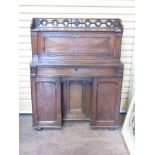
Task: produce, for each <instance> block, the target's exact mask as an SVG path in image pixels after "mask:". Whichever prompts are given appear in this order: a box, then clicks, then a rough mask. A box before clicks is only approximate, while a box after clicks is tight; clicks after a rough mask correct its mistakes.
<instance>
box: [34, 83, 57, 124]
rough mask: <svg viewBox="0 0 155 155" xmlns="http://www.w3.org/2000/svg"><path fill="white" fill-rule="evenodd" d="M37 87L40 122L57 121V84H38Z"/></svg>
mask: <svg viewBox="0 0 155 155" xmlns="http://www.w3.org/2000/svg"><path fill="white" fill-rule="evenodd" d="M36 87H37V89H36V90H37V91H36V93H37V115H38V116H37V118H38V121H56V106H57V104H56V101H57V99H56V98H57V96H56V95H57V94H56V89H55V88H56V84H55V83H54V82H38V83H37V85H36Z"/></svg>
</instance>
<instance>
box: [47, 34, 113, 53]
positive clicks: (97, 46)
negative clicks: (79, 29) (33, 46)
mask: <svg viewBox="0 0 155 155" xmlns="http://www.w3.org/2000/svg"><path fill="white" fill-rule="evenodd" d="M45 52H56V53H59V52H60V53H61V52H64V53H65V52H72V53H75V54H78V53H81V52H83V53H84V52H90V53H93V52H101V53H102V52H103V53H109V54H110V53H111V52H112V51H111V47H110V38H109V37H105V38H103V37H102V38H101V37H97V38H91V37H83V38H82V37H81V38H79V37H45Z"/></svg>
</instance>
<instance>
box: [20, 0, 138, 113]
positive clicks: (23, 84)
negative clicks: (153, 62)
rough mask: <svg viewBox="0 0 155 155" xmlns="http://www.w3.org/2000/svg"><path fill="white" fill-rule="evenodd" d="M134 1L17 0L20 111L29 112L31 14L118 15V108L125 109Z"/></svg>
mask: <svg viewBox="0 0 155 155" xmlns="http://www.w3.org/2000/svg"><path fill="white" fill-rule="evenodd" d="M134 3H135V2H134V0H78V1H73V0H19V29H20V30H19V33H20V34H19V40H20V42H19V46H20V49H19V53H20V62H19V87H20V88H19V104H20V105H19V106H20V113H24V112H31V94H30V92H31V90H30V70H29V63H30V61H31V56H32V51H31V39H30V23H31V19H32V18H33V17H51V18H52V17H58V18H59V17H62V18H63V17H65V18H74V17H75V18H121V19H122V22H123V25H124V33H123V41H122V55H121V60H122V62H123V63H124V79H123V89H122V96H121V108H120V111H121V112H124V111H126V107H127V102H128V93H129V83H130V70H131V60H132V52H133V40H134V27H135V8H134V6H135V4H134Z"/></svg>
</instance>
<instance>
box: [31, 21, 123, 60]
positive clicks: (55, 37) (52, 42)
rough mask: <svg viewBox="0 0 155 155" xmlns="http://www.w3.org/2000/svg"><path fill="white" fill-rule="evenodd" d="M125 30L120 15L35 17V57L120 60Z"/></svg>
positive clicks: (41, 58)
mask: <svg viewBox="0 0 155 155" xmlns="http://www.w3.org/2000/svg"><path fill="white" fill-rule="evenodd" d="M122 33H123V26H122V23H121V20H120V19H57V18H54V19H53V18H52V19H50V18H34V19H33V20H32V25H31V38H32V55H33V60H37V61H40V62H41V61H46V62H49V61H51V60H52V62H53V59H57V60H60V59H63V60H66V59H74V60H77V59H80V60H82V59H83V60H88V59H89V60H96V61H98V60H102V61H104V60H119V59H120V55H121V41H122ZM34 57H35V58H36V59H34ZM90 63H91V62H90Z"/></svg>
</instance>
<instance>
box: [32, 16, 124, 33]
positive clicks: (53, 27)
mask: <svg viewBox="0 0 155 155" xmlns="http://www.w3.org/2000/svg"><path fill="white" fill-rule="evenodd" d="M48 30H50V31H57V30H58V31H61V30H62V31H110V32H122V31H123V26H122V23H121V20H120V19H68V18H65V19H61V18H33V19H32V24H31V31H48Z"/></svg>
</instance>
